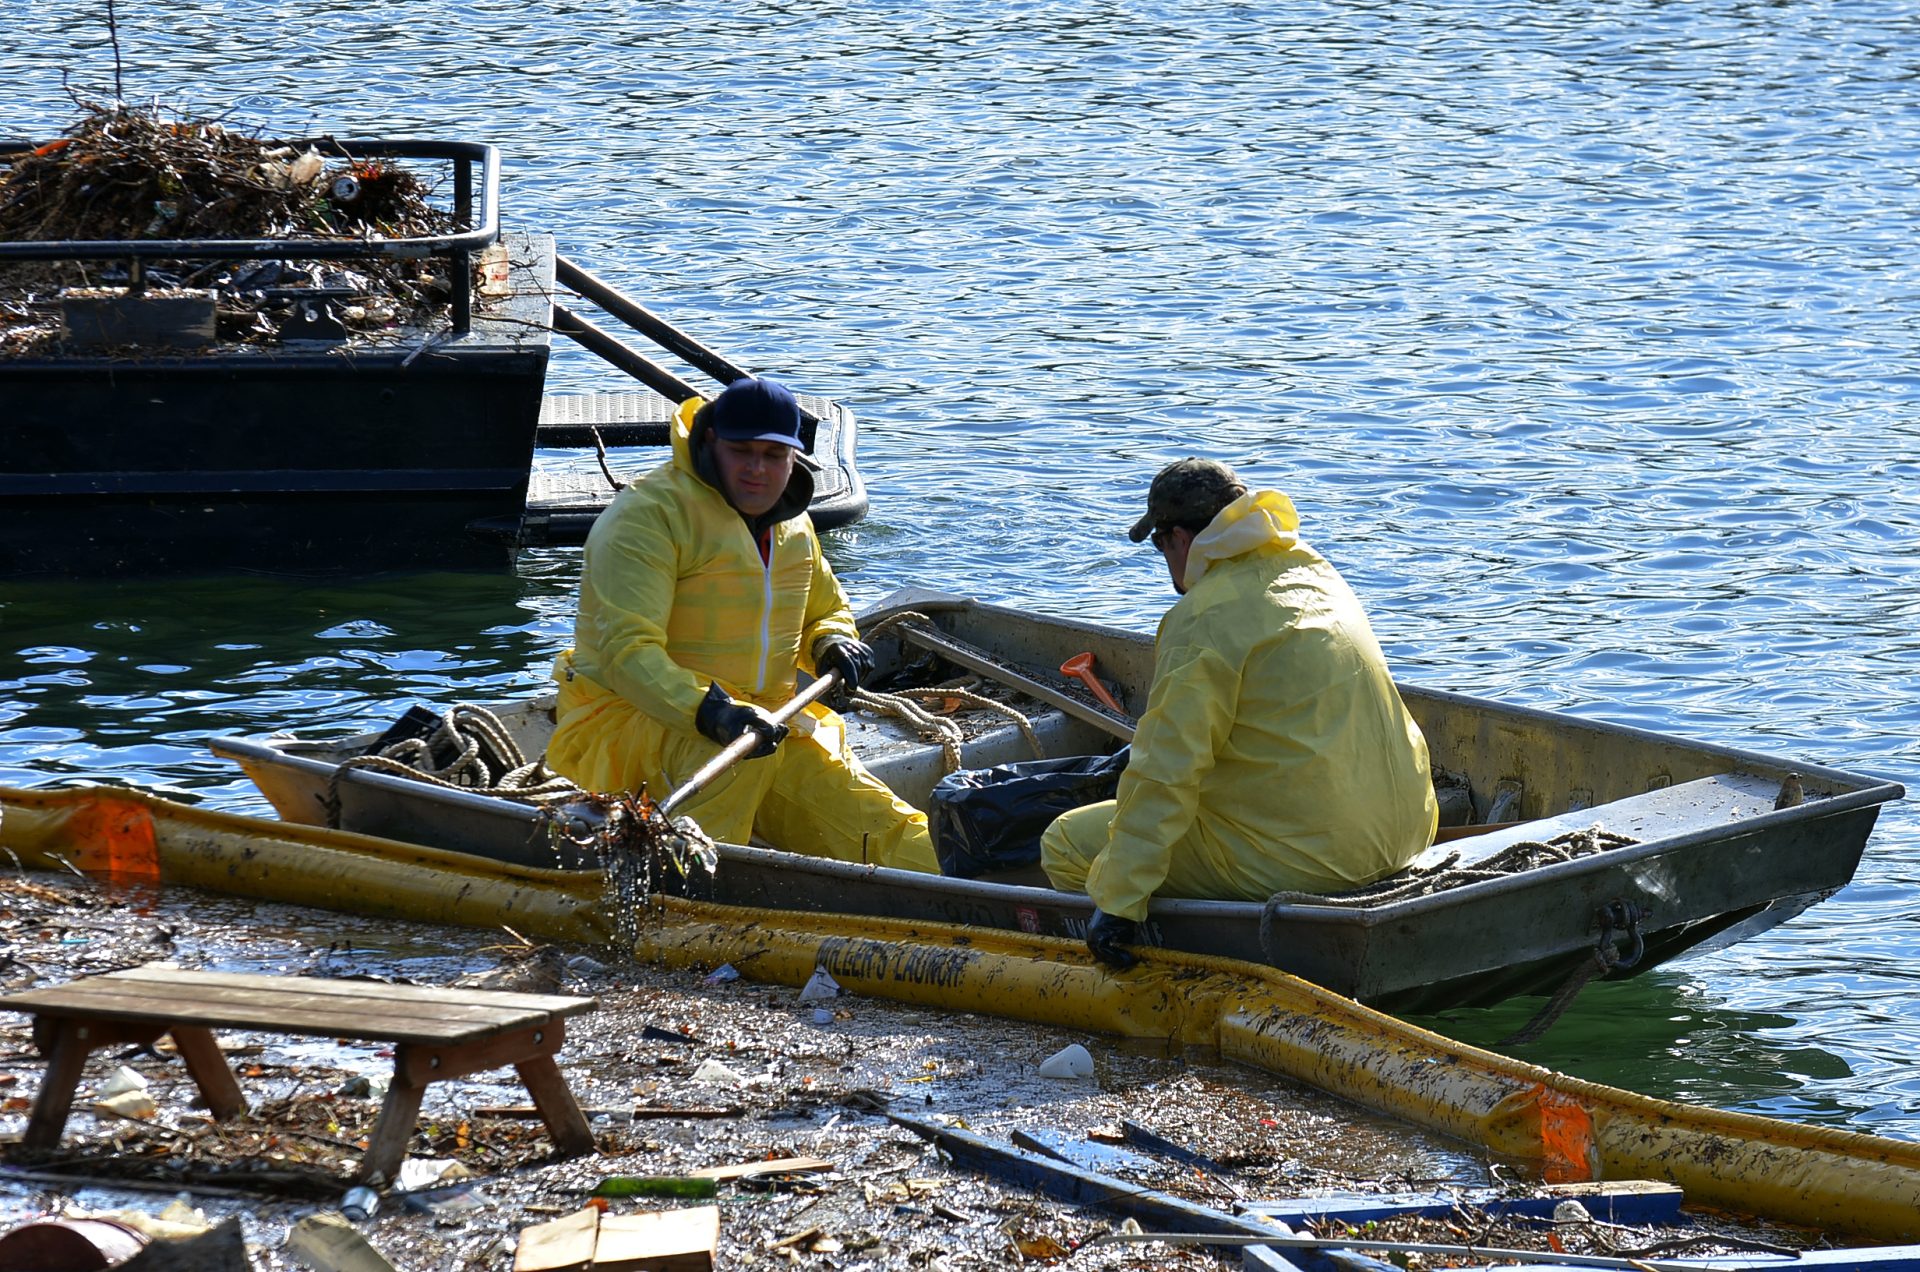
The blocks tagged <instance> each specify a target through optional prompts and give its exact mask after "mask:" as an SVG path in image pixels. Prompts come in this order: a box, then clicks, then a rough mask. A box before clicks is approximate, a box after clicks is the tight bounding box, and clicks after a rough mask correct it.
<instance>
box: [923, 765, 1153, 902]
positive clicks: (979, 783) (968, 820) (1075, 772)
mask: <svg viewBox="0 0 1920 1272" xmlns="http://www.w3.org/2000/svg"><path fill="white" fill-rule="evenodd" d="M1128 753H1129V748H1127V747H1121V748H1120V749H1119V750H1118V751H1116V752H1114V753H1113V754H1112V755H1070V756H1067V757H1065V758H1063V759H1058V760H1026V761H1023V762H1021V763H1019V764H1000V765H996V766H995V767H993V768H984V769H961V770H959V771H958V772H955V773H949V774H947V775H946V776H945V777H943V778H941V779H940V781H939V782H938V783H937V784H936V785H935V786H934V788H933V816H932V821H933V842H934V848H935V851H936V852H937V853H938V854H939V857H940V873H942V874H944V875H951V876H953V877H954V878H958V879H972V878H976V877H977V876H979V875H983V874H987V873H989V872H991V871H995V870H1012V869H1015V868H1016V867H1019V866H1031V865H1033V864H1034V863H1035V862H1037V861H1039V860H1040V835H1041V833H1042V832H1043V831H1045V830H1046V828H1047V827H1048V826H1049V825H1050V824H1051V823H1052V822H1053V819H1054V818H1056V817H1058V816H1059V815H1060V814H1062V813H1064V812H1066V811H1068V810H1069V809H1074V808H1079V807H1081V806H1082V805H1085V804H1096V803H1098V802H1100V801H1101V800H1103V799H1112V798H1113V792H1114V789H1115V788H1116V787H1118V786H1119V785H1120V772H1121V770H1122V769H1124V768H1126V767H1127V755H1128Z"/></svg>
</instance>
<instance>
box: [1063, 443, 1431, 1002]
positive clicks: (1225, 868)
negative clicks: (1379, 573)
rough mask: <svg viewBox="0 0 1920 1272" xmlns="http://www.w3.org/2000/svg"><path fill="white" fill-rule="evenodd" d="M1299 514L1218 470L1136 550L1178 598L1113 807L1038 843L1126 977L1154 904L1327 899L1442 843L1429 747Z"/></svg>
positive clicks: (1190, 469)
mask: <svg viewBox="0 0 1920 1272" xmlns="http://www.w3.org/2000/svg"><path fill="white" fill-rule="evenodd" d="M1299 527H1300V518H1299V515H1298V514H1297V513H1295V512H1294V509H1293V504H1292V502H1291V501H1289V500H1288V499H1287V497H1286V496H1285V495H1283V494H1280V493H1279V492H1278V491H1273V490H1257V491H1249V490H1248V489H1247V487H1246V486H1245V485H1244V484H1243V483H1242V482H1241V481H1240V479H1239V477H1238V476H1236V475H1235V474H1234V471H1233V470H1232V469H1231V468H1228V467H1227V466H1226V465H1225V464H1220V463H1215V462H1213V461H1212V460H1204V459H1183V460H1181V461H1180V462H1178V463H1176V464H1170V465H1168V466H1167V467H1166V468H1164V469H1162V470H1161V471H1160V473H1159V475H1158V476H1156V477H1155V478H1154V479H1153V485H1152V487H1151V489H1150V490H1149V491H1148V494H1147V512H1146V515H1145V516H1143V517H1141V518H1140V520H1139V521H1138V522H1136V523H1135V524H1134V526H1133V529H1132V530H1131V531H1130V532H1129V537H1131V538H1132V539H1133V541H1134V542H1135V543H1138V542H1140V541H1141V540H1142V539H1145V538H1148V537H1149V536H1151V538H1152V540H1153V546H1154V547H1155V548H1156V549H1158V550H1159V551H1160V553H1161V554H1162V555H1163V556H1164V557H1165V558H1166V562H1167V570H1168V572H1169V573H1170V574H1171V575H1172V577H1173V586H1174V590H1175V591H1177V592H1179V593H1180V594H1181V595H1180V599H1179V600H1178V601H1177V602H1175V603H1174V606H1173V608H1172V609H1170V610H1168V611H1167V613H1166V616H1165V617H1164V618H1163V619H1162V620H1161V622H1160V631H1159V634H1158V636H1157V637H1156V638H1155V640H1154V668H1153V685H1152V688H1151V689H1150V690H1149V691H1148V694H1147V709H1146V712H1145V714H1143V715H1142V716H1141V717H1140V722H1139V726H1138V729H1137V731H1136V732H1135V734H1134V739H1133V751H1132V754H1131V756H1130V758H1129V760H1128V763H1127V768H1126V771H1125V772H1124V773H1123V774H1121V777H1120V788H1119V791H1118V792H1117V797H1116V798H1115V799H1112V800H1108V801H1106V802H1105V803H1100V804H1092V805H1088V806H1087V807H1084V808H1077V809H1074V810H1073V811H1071V812H1068V813H1065V814H1063V815H1062V816H1060V817H1059V818H1058V819H1056V820H1055V821H1054V823H1053V824H1052V825H1051V826H1049V827H1048V828H1047V831H1046V834H1045V835H1043V836H1042V837H1041V841H1040V851H1041V863H1042V865H1043V866H1044V867H1045V868H1046V872H1047V876H1048V878H1050V879H1052V880H1053V884H1054V886H1055V887H1058V888H1072V889H1078V888H1082V887H1084V888H1085V889H1086V891H1087V893H1088V894H1089V895H1090V896H1092V898H1093V901H1094V904H1095V905H1096V906H1097V907H1098V908H1097V909H1096V910H1095V912H1094V916H1093V922H1092V923H1091V925H1090V926H1089V928H1088V933H1087V945H1088V947H1089V948H1090V949H1092V951H1093V953H1094V956H1095V957H1097V958H1099V959H1100V960H1101V961H1103V962H1108V963H1112V964H1114V965H1116V966H1119V967H1130V966H1132V965H1133V963H1134V962H1135V961H1136V960H1135V958H1134V956H1133V955H1132V954H1130V953H1128V952H1127V951H1126V950H1125V949H1123V948H1121V947H1122V946H1125V945H1128V944H1134V943H1136V942H1137V938H1138V935H1139V922H1140V920H1142V919H1143V918H1145V917H1146V913H1147V902H1148V900H1149V899H1150V898H1151V897H1154V896H1156V895H1159V896H1173V897H1203V898H1213V899H1218V900H1245V901H1261V900H1265V899H1266V898H1267V897H1269V896H1271V895H1272V894H1273V893H1275V892H1283V891H1299V892H1337V891H1341V890H1343V889H1346V888H1353V887H1359V886H1361V885H1363V884H1367V883H1371V882H1372V881H1374V880H1375V879H1379V878H1381V877H1383V876H1385V875H1389V874H1391V873H1393V872H1394V871H1395V870H1398V869H1400V867H1402V866H1404V865H1406V863H1407V862H1409V861H1411V860H1412V859H1413V858H1414V857H1415V856H1416V855H1417V854H1418V853H1419V852H1420V851H1421V850H1422V849H1423V848H1425V847H1426V846H1427V845H1428V844H1429V843H1431V842H1432V840H1433V832H1434V828H1435V826H1436V824H1437V821H1438V806H1437V805H1436V803H1435V801H1434V796H1433V781H1432V777H1431V775H1430V773H1429V770H1428V765H1427V743H1426V739H1425V738H1423V737H1422V736H1421V735H1420V728H1419V726H1418V725H1416V724H1415V723H1414V722H1413V718H1412V717H1411V716H1409V715H1408V714H1407V709H1406V707H1405V705H1404V704H1402V702H1401V701H1400V693H1399V691H1398V690H1397V689H1395V688H1394V685H1393V679H1392V677H1391V676H1389V675H1388V674H1387V666H1386V660H1385V658H1384V657H1383V656H1382V655H1381V653H1380V646H1379V644H1378V643H1377V642H1376V641H1375V640H1374V637H1373V630H1372V628H1370V627H1369V626H1368V625H1367V619H1366V615H1365V614H1364V613H1362V612H1361V609H1360V602H1359V600H1358V599H1357V598H1355V596H1354V594H1353V592H1352V591H1351V590H1350V589H1349V588H1348V587H1347V585H1346V582H1345V581H1344V580H1342V579H1341V577H1340V575H1339V574H1338V573H1337V572H1336V571H1335V570H1334V568H1333V567H1332V566H1331V565H1329V564H1328V563H1327V561H1326V559H1325V558H1324V557H1322V556H1321V555H1320V554H1319V553H1318V552H1315V551H1314V550H1313V549H1312V548H1310V547H1308V546H1307V545H1306V544H1304V543H1302V542H1301V541H1300V538H1299V535H1298V533H1297V532H1298V530H1299Z"/></svg>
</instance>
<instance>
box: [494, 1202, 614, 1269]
mask: <svg viewBox="0 0 1920 1272" xmlns="http://www.w3.org/2000/svg"><path fill="white" fill-rule="evenodd" d="M599 1239H600V1211H599V1210H597V1209H596V1208H594V1207H593V1206H587V1207H586V1208H584V1209H581V1210H576V1211H574V1212H573V1213H572V1214H570V1215H563V1216H561V1217H560V1218H558V1219H555V1220H554V1221H553V1222H552V1223H542V1224H536V1225H534V1226H533V1227H531V1228H523V1229H521V1232H520V1243H519V1245H517V1246H516V1247H515V1248H514V1252H513V1272H583V1270H584V1269H585V1268H586V1267H588V1266H589V1265H590V1264H591V1263H592V1262H593V1249H594V1246H595V1244H596V1243H597V1242H598V1241H599Z"/></svg>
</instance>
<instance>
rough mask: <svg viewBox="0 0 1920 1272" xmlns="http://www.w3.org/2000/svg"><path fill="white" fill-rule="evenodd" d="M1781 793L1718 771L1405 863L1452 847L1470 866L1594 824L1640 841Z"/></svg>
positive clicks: (1758, 809) (1754, 807)
mask: <svg viewBox="0 0 1920 1272" xmlns="http://www.w3.org/2000/svg"><path fill="white" fill-rule="evenodd" d="M1779 794H1780V782H1779V780H1778V779H1777V778H1768V777H1757V776H1755V775H1754V774H1752V773H1717V774H1715V775H1714V776H1712V777H1702V778H1699V779H1697V780H1695V781H1691V782H1680V783H1677V784H1675V785H1672V786H1662V787H1660V788H1658V789H1656V790H1651V791H1646V792H1644V793H1642V794H1639V795H1629V796H1627V797H1626V798H1625V799H1616V800H1612V801H1609V802H1608V803H1605V804H1596V805H1594V806H1592V807H1590V808H1579V809H1575V810H1574V811H1572V812H1568V813H1560V814H1557V815H1555V816H1553V817H1542V818H1540V819H1538V820H1537V821H1527V822H1514V823H1512V824H1510V825H1505V826H1500V827H1497V828H1495V829H1492V830H1489V831H1487V832H1485V833H1484V834H1478V835H1468V836H1465V837H1463V838H1459V839H1452V840H1448V841H1446V842H1444V843H1437V844H1435V845H1433V846H1432V847H1431V848H1429V849H1427V850H1426V851H1425V852H1423V853H1421V854H1420V855H1419V856H1418V857H1415V858H1414V859H1413V861H1412V862H1411V863H1409V867H1408V868H1409V869H1415V870H1422V869H1430V868H1432V867H1434V866H1437V865H1439V864H1440V863H1441V862H1443V861H1445V860H1446V859H1447V858H1448V857H1449V856H1452V855H1453V854H1454V853H1456V852H1457V853H1459V854H1460V859H1459V861H1458V862H1456V863H1455V864H1456V865H1457V866H1460V867H1472V866H1475V865H1478V864H1480V863H1481V862H1483V861H1486V860H1487V859H1488V858H1490V857H1492V856H1493V855H1494V854H1496V853H1498V852H1500V851H1501V850H1502V849H1504V848H1510V847H1512V846H1513V845H1514V844H1517V843H1529V842H1540V841H1543V840H1548V839H1552V838H1553V837H1554V836H1555V835H1563V834H1566V833H1567V832H1568V831H1572V830H1587V829H1590V828H1591V827H1594V826H1599V827H1600V828H1601V829H1603V830H1608V831H1611V832H1613V833H1614V834H1616V835H1625V836H1627V837H1628V838H1630V839H1633V840H1635V841H1638V842H1642V843H1644V842H1646V841H1648V840H1651V839H1672V838H1674V837H1675V836H1678V835H1685V834H1691V833H1692V832H1694V831H1698V830H1712V829H1715V828H1718V827H1722V826H1725V825H1727V824H1728V823H1729V822H1734V821H1743V820H1746V819H1748V818H1753V817H1758V816H1760V815H1761V814H1762V813H1770V812H1772V811H1773V804H1774V800H1775V799H1777V798H1778V797H1779Z"/></svg>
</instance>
